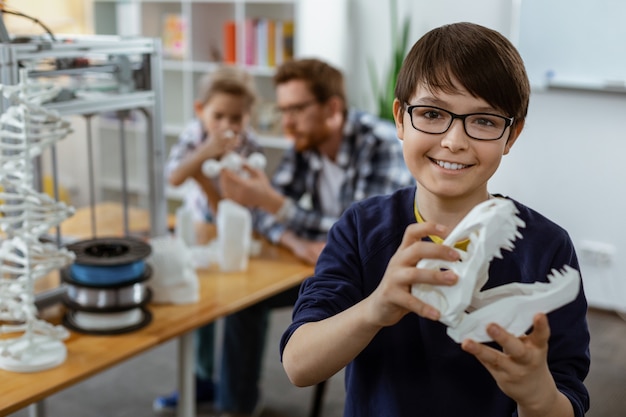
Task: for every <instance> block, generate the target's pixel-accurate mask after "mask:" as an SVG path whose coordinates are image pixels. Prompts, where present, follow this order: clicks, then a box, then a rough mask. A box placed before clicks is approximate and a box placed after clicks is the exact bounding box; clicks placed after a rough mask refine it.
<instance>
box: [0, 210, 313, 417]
mask: <svg viewBox="0 0 626 417" xmlns="http://www.w3.org/2000/svg"><path fill="white" fill-rule="evenodd" d="M116 209H117V210H118V212H119V207H118V208H116V207H115V205H113V206H110V205H103V206H99V208H98V211H99V212H102V213H105V214H106V216H104V215H101V216H97V217H96V219H97V222H98V230H108V229H107V228H106V225H105V224H104V223H103V222H107V223H108V222H111V223H113V228H115V227H118V226H119V225H118V219H119V217H117V218H116V216H114V215H111V212H115V210H116ZM132 213H133V214H131V216H130V218H131V219H132V218H133V217H134V216H135V215H137V214H138V213H137V212H135V211H133V212H132ZM89 216H90V214H89V213H88V212H87V213H85V212H84V211H79V212H77V214H76V216H75V217H73V218H71V219H68V220H66V222H64V223H63V225H62V232H63V233H67V234H70V235H72V236H76V237H78V236H80V235H81V234H83V233H82V232H87V233H91V228H90V225H87V226H85V225H84V224H83V225H82V226H78V227H76V223H74V224H73V222H72V219H75V220H78V221H79V222H81V221H82V219H83V217H89ZM146 217H147V216H144V217H143V219H144V220H145V222H146V225H147V219H146ZM138 221H142V219H141V218H140V219H138ZM101 223H102V224H101ZM130 223H131V224H133V222H132V221H131V222H130ZM79 224H80V223H79ZM135 226H136V224H135ZM131 229H133V228H131ZM115 230H116V231H119V230H121V229H119V230H118V229H115ZM134 230H139V229H138V228H135V229H134ZM143 230H146V229H143ZM204 232H207V230H205V231H204ZM210 233H211V232H210V230H209V231H208V234H205V236H209V235H210ZM111 235H113V233H111ZM87 237H89V236H87ZM197 273H198V277H199V281H200V301H199V302H197V303H193V304H186V305H154V304H151V305H149V310H150V311H151V313H152V315H153V320H152V322H151V323H150V324H149V325H148V326H146V327H144V328H142V329H140V330H137V331H134V332H131V333H126V334H122V335H115V336H92V335H85V334H81V333H76V332H70V337H69V339H67V340H66V341H65V344H66V346H67V350H68V355H67V359H66V361H65V362H64V363H63V364H62V365H60V366H58V367H56V368H52V369H49V370H46V371H41V372H36V373H30V374H29V373H14V372H8V371H4V370H0V386H1V387H2V394H0V415H6V414H10V413H12V412H15V411H17V410H19V409H21V408H23V407H25V406H27V405H29V404H32V403H36V402H38V401H41V400H43V399H45V398H46V397H48V396H50V395H52V394H54V393H56V392H58V391H61V390H63V389H65V388H67V387H70V386H72V385H74V384H76V383H78V382H80V381H82V380H84V379H86V378H89V377H91V376H93V375H95V374H97V373H99V372H102V371H104V370H106V369H108V368H110V367H112V366H114V365H116V364H119V363H120V362H122V361H125V360H127V359H129V358H132V357H133V356H135V355H138V354H140V353H142V352H145V351H147V350H149V349H151V348H153V347H155V346H157V345H159V344H162V343H164V342H167V341H169V340H171V339H174V338H178V339H179V343H180V345H179V349H178V352H179V389H180V390H181V404H180V407H179V410H178V411H179V415H180V416H185V417H187V416H194V415H195V401H194V398H193V392H194V385H193V384H194V378H193V368H194V360H195V359H194V351H193V341H192V339H193V338H192V336H193V332H192V331H193V330H194V329H196V328H198V327H201V326H203V325H205V324H208V323H210V322H212V321H215V320H216V319H218V318H220V317H223V316H225V315H228V314H230V313H233V312H236V311H238V310H241V309H243V308H245V307H247V306H250V305H252V304H254V303H256V302H259V301H261V300H263V299H266V298H267V297H270V296H272V295H274V294H277V293H279V292H281V291H283V290H286V289H289V288H292V287H294V286H295V285H298V284H299V283H300V282H301V281H302V280H303V279H305V278H306V277H308V276H309V275H311V274H312V273H313V268H312V267H311V266H309V265H306V264H304V263H302V262H300V261H298V260H297V259H296V258H295V257H294V256H293V255H292V254H291V253H289V252H288V251H286V250H285V249H283V248H280V247H277V246H273V245H270V244H267V243H266V242H264V243H263V247H262V250H261V254H260V255H259V256H258V257H253V258H250V262H249V265H248V269H247V270H246V271H245V272H229V273H223V272H220V271H219V269H218V268H217V267H212V268H210V269H202V270H198V271H197Z"/></svg>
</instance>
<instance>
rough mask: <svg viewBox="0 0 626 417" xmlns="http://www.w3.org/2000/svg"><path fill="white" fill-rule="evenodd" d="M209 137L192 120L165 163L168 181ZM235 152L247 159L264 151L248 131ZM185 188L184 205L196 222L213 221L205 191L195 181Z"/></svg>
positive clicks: (198, 122)
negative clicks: (252, 154)
mask: <svg viewBox="0 0 626 417" xmlns="http://www.w3.org/2000/svg"><path fill="white" fill-rule="evenodd" d="M207 137H208V136H207V133H206V132H205V131H204V129H203V127H202V123H200V120H198V119H194V120H192V121H191V122H190V123H189V124H188V125H187V126H186V127H185V129H184V130H183V131H182V132H181V134H180V136H179V137H178V142H176V143H175V144H174V145H173V146H172V148H171V149H170V154H169V157H168V159H167V162H166V163H165V178H166V181H167V178H169V176H170V175H171V173H172V171H174V170H175V169H176V168H177V167H178V166H179V165H180V163H181V161H183V160H184V159H185V158H187V157H188V156H189V155H191V154H192V153H193V152H194V151H195V150H196V149H197V148H198V146H200V144H201V143H202V142H204V141H205V140H206V139H207ZM235 152H237V153H238V154H240V155H241V156H244V157H246V156H248V155H250V154H251V153H253V152H263V150H262V149H261V147H260V146H259V144H258V143H257V141H256V139H255V138H254V135H253V133H252V132H250V131H246V132H245V134H244V136H243V139H242V141H241V144H240V145H239V147H238V148H237V149H235ZM215 185H216V187H217V181H215ZM185 187H189V188H187V190H188V191H187V192H185V197H184V202H183V204H184V205H185V206H186V207H188V208H190V209H191V210H192V212H193V216H194V220H197V221H212V219H213V213H212V212H211V209H210V208H209V204H208V202H207V198H206V195H205V194H204V191H202V189H201V188H200V187H199V186H198V185H197V184H196V182H195V181H187V183H186V185H185Z"/></svg>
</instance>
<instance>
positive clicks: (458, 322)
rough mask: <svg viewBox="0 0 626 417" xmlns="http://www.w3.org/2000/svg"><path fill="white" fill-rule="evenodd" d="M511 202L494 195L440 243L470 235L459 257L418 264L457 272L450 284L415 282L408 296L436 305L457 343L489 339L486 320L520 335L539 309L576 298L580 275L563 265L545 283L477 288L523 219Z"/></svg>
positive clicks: (511, 246) (451, 242)
mask: <svg viewBox="0 0 626 417" xmlns="http://www.w3.org/2000/svg"><path fill="white" fill-rule="evenodd" d="M517 213H518V211H517V208H516V207H515V204H514V203H513V202H512V201H511V200H508V199H504V198H492V199H489V200H487V201H485V202H483V203H481V204H479V205H477V206H476V207H474V208H473V209H472V210H471V211H470V212H469V213H468V214H467V215H466V216H465V217H464V218H463V220H461V222H460V223H459V224H458V225H457V226H456V227H455V228H454V230H453V231H452V232H451V233H450V234H449V235H448V237H446V239H445V240H444V242H443V244H444V245H448V246H450V247H454V244H455V243H456V242H459V241H462V240H464V239H469V241H470V242H469V244H468V246H467V252H465V251H461V250H458V249H457V251H458V252H459V254H460V255H461V259H460V260H459V261H457V262H447V261H442V260H438V259H423V260H421V261H420V262H418V264H417V268H425V269H449V270H452V271H454V273H455V274H456V275H457V276H458V281H457V283H456V284H455V285H453V286H436V285H429V284H415V285H413V286H412V288H411V292H412V294H413V295H414V296H415V297H417V298H419V299H420V300H422V301H424V302H425V303H427V304H429V305H431V306H433V307H435V308H437V309H438V310H439V311H440V313H441V317H440V319H439V321H441V322H442V323H444V324H446V325H447V326H448V329H447V333H448V335H449V336H450V337H451V338H452V339H453V340H455V341H456V342H457V343H460V342H462V341H463V340H464V339H467V338H470V339H474V340H476V341H478V342H489V341H491V340H492V339H491V338H490V337H489V336H488V335H487V333H486V327H487V325H489V323H498V324H500V325H501V326H502V327H503V328H505V329H506V330H507V331H508V332H510V333H512V334H514V335H516V336H521V335H522V334H523V333H524V332H525V331H526V330H528V329H529V328H530V327H531V325H532V320H533V317H534V315H535V314H537V313H540V312H542V313H548V312H550V311H553V310H555V309H557V308H559V307H561V306H563V305H565V304H567V303H569V302H571V301H572V300H574V299H575V298H576V295H577V294H578V291H579V288H580V274H579V272H578V271H577V270H575V269H574V268H572V267H570V266H568V265H565V266H564V267H563V269H562V270H561V271H557V270H553V271H552V274H551V275H549V276H548V277H547V279H548V281H547V282H534V283H510V284H505V285H502V286H499V287H495V288H491V289H488V290H484V291H481V288H482V287H483V286H484V285H485V283H486V282H487V280H488V279H489V263H490V262H491V260H492V259H493V258H494V257H497V258H501V257H502V253H501V250H503V249H506V250H509V251H511V250H513V249H514V244H513V242H514V241H515V239H516V238H521V237H522V235H521V234H520V232H519V231H518V228H520V227H524V226H525V224H524V222H523V221H522V220H521V219H520V218H519V217H517Z"/></svg>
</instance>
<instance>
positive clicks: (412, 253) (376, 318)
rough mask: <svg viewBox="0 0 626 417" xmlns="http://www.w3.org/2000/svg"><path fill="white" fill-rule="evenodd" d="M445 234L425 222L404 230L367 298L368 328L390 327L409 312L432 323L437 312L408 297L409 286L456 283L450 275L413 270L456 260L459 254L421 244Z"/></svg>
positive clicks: (409, 294) (445, 231)
mask: <svg viewBox="0 0 626 417" xmlns="http://www.w3.org/2000/svg"><path fill="white" fill-rule="evenodd" d="M447 233H448V230H447V228H446V227H445V226H441V225H436V224H433V223H429V222H426V223H419V224H418V223H415V224H412V225H410V226H408V227H407V228H406V230H405V232H404V237H403V238H402V242H401V243H400V247H398V250H397V251H396V253H395V254H394V255H393V256H392V257H391V260H390V261H389V265H387V270H386V271H385V275H384V276H383V279H382V280H381V282H380V284H378V287H377V288H376V290H374V292H373V293H372V294H371V295H370V296H369V297H368V301H367V302H368V304H369V307H368V311H369V317H368V320H370V322H371V323H372V324H374V325H377V326H391V325H393V324H396V323H397V322H398V321H400V319H401V318H402V317H403V316H404V315H405V314H407V313H409V312H413V313H416V314H419V315H420V316H423V317H426V318H429V319H432V320H437V319H438V318H439V311H437V310H436V309H435V308H433V307H432V306H430V305H428V304H426V303H424V302H422V301H421V300H419V299H417V298H416V297H414V296H413V295H412V294H411V286H412V285H413V284H432V285H454V284H455V283H456V281H457V276H456V274H454V272H452V271H437V270H431V269H418V268H416V265H417V263H418V262H419V261H420V260H421V259H425V258H429V259H442V260H446V261H457V260H458V259H459V254H458V253H457V251H456V250H454V249H453V248H450V247H448V246H444V245H438V244H436V243H433V242H429V241H423V240H422V238H424V237H426V236H428V235H436V236H440V237H445V235H447ZM442 235H444V236H442Z"/></svg>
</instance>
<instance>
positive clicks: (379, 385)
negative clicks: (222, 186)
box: [280, 187, 589, 417]
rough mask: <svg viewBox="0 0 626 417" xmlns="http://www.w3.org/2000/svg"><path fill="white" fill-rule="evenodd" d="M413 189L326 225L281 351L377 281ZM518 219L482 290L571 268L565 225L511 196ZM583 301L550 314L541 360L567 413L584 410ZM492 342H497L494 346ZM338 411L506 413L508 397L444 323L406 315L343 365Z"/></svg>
mask: <svg viewBox="0 0 626 417" xmlns="http://www.w3.org/2000/svg"><path fill="white" fill-rule="evenodd" d="M414 197H415V188H414V187H410V188H405V189H402V190H400V191H397V192H395V193H394V194H392V195H388V196H379V197H372V198H369V199H367V200H364V201H362V202H359V203H356V204H354V205H353V206H352V207H351V208H350V209H348V210H347V211H346V213H345V214H344V215H343V216H342V217H341V219H340V220H339V221H338V222H337V223H336V224H335V226H334V227H333V228H332V229H331V231H330V232H329V238H328V243H327V246H326V248H325V249H324V251H323V252H322V254H321V256H320V258H319V261H318V263H317V266H316V268H315V275H314V276H313V277H311V278H309V279H307V280H306V281H305V282H304V283H303V285H302V287H301V289H300V296H299V298H298V301H297V303H296V305H295V307H294V312H293V322H292V324H291V325H290V326H289V328H288V329H287V330H286V332H285V334H284V335H283V338H282V340H281V346H280V348H281V355H282V352H283V350H284V347H285V344H286V343H287V341H288V340H289V337H290V336H291V334H292V333H293V332H294V331H295V330H296V329H297V328H298V327H299V326H300V325H302V324H304V323H307V322H313V321H319V320H323V319H325V318H327V317H330V316H333V315H335V314H337V313H339V312H341V311H343V310H345V309H347V308H349V307H351V306H352V305H354V304H356V303H358V302H359V301H361V300H363V299H364V298H365V297H367V296H368V295H370V294H371V293H372V292H373V291H374V289H375V288H376V287H377V286H378V284H379V282H380V280H381V279H382V276H383V274H384V272H385V270H386V268H387V264H388V262H389V259H390V258H391V256H392V255H393V254H394V253H395V252H396V250H397V248H398V246H399V245H400V242H401V239H402V236H403V234H404V231H405V229H406V227H407V226H408V225H409V224H411V223H415V221H416V220H415V215H414V211H413V203H414ZM515 204H516V206H517V208H518V210H519V211H520V213H519V217H520V218H521V219H522V220H523V221H524V222H525V223H526V227H525V228H522V229H520V232H521V233H522V235H523V238H522V239H521V240H520V239H518V240H517V241H516V242H515V249H514V250H513V252H509V251H503V252H504V256H503V258H502V259H498V258H496V259H494V260H493V261H492V262H491V264H490V269H489V281H488V282H487V284H486V285H485V287H484V289H487V288H492V287H497V286H500V285H504V284H507V283H510V282H534V281H546V277H547V275H548V274H550V272H551V270H552V269H553V268H556V269H561V268H562V267H563V265H565V264H567V265H570V266H572V267H574V268H576V269H578V268H579V267H578V261H577V258H576V253H575V251H574V246H573V244H572V242H571V239H570V238H569V235H568V234H567V232H566V231H565V230H564V229H562V228H561V227H559V226H558V225H556V224H555V223H553V222H551V221H550V220H548V219H547V218H545V217H544V216H542V215H540V214H539V213H537V212H535V211H533V210H531V209H529V208H528V207H526V206H524V205H522V204H520V203H518V202H515ZM586 311H587V303H586V300H585V296H584V293H583V290H582V287H581V290H580V292H579V295H578V297H577V298H576V300H574V301H573V302H572V303H570V304H568V305H566V306H563V307H562V308H560V309H558V310H556V311H554V312H552V313H550V314H549V315H548V319H549V322H550V329H551V337H550V341H549V352H548V362H549V367H550V371H551V372H552V375H553V377H554V379H555V381H556V384H557V387H558V389H559V390H560V391H561V392H563V393H564V394H565V395H566V396H567V397H568V398H569V399H570V400H571V402H572V404H573V407H574V412H575V415H576V416H580V417H582V416H583V415H584V413H585V411H586V410H588V409H589V396H588V392H587V390H586V388H585V386H584V385H583V380H584V378H585V377H586V375H587V373H588V371H589V331H588V328H587V322H586ZM492 346H495V347H498V345H496V344H492ZM345 383H346V405H345V412H344V415H345V416H361V417H362V416H375V417H382V416H393V417H400V416H410V417H421V416H423V417H458V416H480V417H505V416H515V415H517V413H516V404H515V402H514V401H513V400H511V399H510V398H509V397H507V396H506V395H505V394H504V393H503V392H502V391H501V390H500V389H499V388H498V386H497V385H496V383H495V381H494V379H493V378H492V377H491V375H490V374H489V373H488V372H487V370H486V369H485V368H484V367H483V366H482V365H481V364H480V363H479V362H478V361H477V360H476V358H474V357H473V356H472V355H470V354H468V353H466V352H464V351H463V350H461V347H460V345H459V344H457V343H455V342H454V341H453V340H452V339H451V338H450V337H448V335H447V334H446V327H445V325H443V324H441V323H439V322H434V321H431V320H427V319H424V318H421V317H419V316H417V315H415V314H408V315H406V316H405V317H404V318H403V319H402V320H400V322H399V323H397V324H396V325H394V326H390V327H386V328H383V329H382V330H381V331H380V332H379V333H378V334H377V335H376V336H375V337H374V339H373V340H372V342H371V343H370V344H369V345H368V346H367V347H366V348H365V349H364V350H363V351H362V352H361V353H360V354H359V355H358V356H357V357H356V358H355V359H354V360H353V361H352V362H351V363H350V364H349V365H348V366H347V368H346V381H345Z"/></svg>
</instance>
